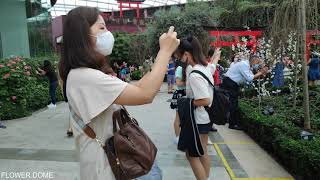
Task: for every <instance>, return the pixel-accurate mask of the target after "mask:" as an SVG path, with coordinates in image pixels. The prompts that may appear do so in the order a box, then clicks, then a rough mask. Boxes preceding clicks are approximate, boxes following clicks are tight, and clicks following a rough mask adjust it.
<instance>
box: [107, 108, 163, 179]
mask: <svg viewBox="0 0 320 180" xmlns="http://www.w3.org/2000/svg"><path fill="white" fill-rule="evenodd" d="M117 122H118V125H119V129H117V126H116V125H117ZM104 150H105V152H106V153H107V156H108V160H109V164H110V165H111V168H112V171H113V173H114V175H115V177H116V179H117V180H128V179H134V178H137V177H140V176H143V175H145V174H147V173H148V172H149V171H150V170H151V168H152V165H153V163H154V160H155V158H156V154H157V148H156V146H155V145H154V144H153V142H152V141H151V139H150V138H149V137H148V136H147V135H146V133H145V132H144V131H143V130H142V129H141V128H140V127H139V126H138V123H137V121H136V120H135V119H133V118H131V117H130V116H129V113H128V112H127V110H126V109H125V108H124V107H123V108H121V109H119V110H117V111H115V112H114V113H113V136H112V137H111V138H109V139H107V140H106V143H105V146H104Z"/></svg>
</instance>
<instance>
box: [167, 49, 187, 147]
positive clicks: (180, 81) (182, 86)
mask: <svg viewBox="0 0 320 180" xmlns="http://www.w3.org/2000/svg"><path fill="white" fill-rule="evenodd" d="M181 53H182V52H180V51H176V53H175V55H174V56H175V58H176V59H179V57H181V56H182V55H181ZM176 64H179V65H178V67H177V68H176V71H175V78H176V86H177V89H176V91H175V92H174V93H173V97H172V101H171V105H170V107H171V109H176V116H175V119H174V125H173V127H174V132H175V136H176V137H175V139H174V143H175V144H178V142H179V135H180V118H179V113H178V109H177V100H178V99H179V98H181V97H183V96H185V95H186V68H187V64H186V63H183V62H179V63H178V62H177V63H176Z"/></svg>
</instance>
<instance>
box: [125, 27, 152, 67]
mask: <svg viewBox="0 0 320 180" xmlns="http://www.w3.org/2000/svg"><path fill="white" fill-rule="evenodd" d="M147 41H148V40H147V35H146V34H145V33H141V34H135V35H131V40H130V46H129V57H130V58H129V63H130V64H138V65H142V64H143V62H144V61H145V59H147V58H148V56H149V54H150V48H149V46H148V44H147V43H146V42H147Z"/></svg>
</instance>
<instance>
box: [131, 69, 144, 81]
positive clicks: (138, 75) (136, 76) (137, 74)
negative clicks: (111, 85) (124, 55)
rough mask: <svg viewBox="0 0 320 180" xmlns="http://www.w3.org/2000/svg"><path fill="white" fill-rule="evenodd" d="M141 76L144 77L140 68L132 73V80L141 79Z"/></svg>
mask: <svg viewBox="0 0 320 180" xmlns="http://www.w3.org/2000/svg"><path fill="white" fill-rule="evenodd" d="M141 77H142V72H141V71H140V70H136V71H133V72H132V73H131V79H132V80H140V79H141Z"/></svg>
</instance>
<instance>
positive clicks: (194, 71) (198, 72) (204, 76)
mask: <svg viewBox="0 0 320 180" xmlns="http://www.w3.org/2000/svg"><path fill="white" fill-rule="evenodd" d="M191 73H197V74H200V75H201V76H202V77H203V78H204V79H206V80H207V81H208V83H209V84H210V85H211V86H212V87H214V85H213V84H212V82H211V81H210V79H209V78H208V77H207V76H206V75H205V74H204V73H203V72H201V71H199V70H193V71H191ZM191 73H190V74H191Z"/></svg>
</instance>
